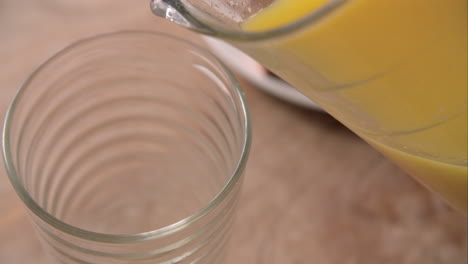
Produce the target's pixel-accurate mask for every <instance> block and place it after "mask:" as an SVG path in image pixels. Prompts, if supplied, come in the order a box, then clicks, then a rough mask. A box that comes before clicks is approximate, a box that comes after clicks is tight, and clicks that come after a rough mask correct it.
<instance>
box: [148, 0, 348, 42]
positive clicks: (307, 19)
mask: <svg viewBox="0 0 468 264" xmlns="http://www.w3.org/2000/svg"><path fill="white" fill-rule="evenodd" d="M179 1H180V0H173V1H170V2H175V3H179ZM345 2H349V0H329V1H328V2H326V3H325V4H323V5H322V6H321V7H320V8H318V9H316V10H314V11H312V12H311V13H310V14H308V15H306V16H304V17H301V18H299V19H297V20H295V21H293V22H290V23H286V24H285V25H281V26H279V27H277V28H273V29H267V30H264V31H258V32H246V31H241V30H239V31H234V30H232V31H229V30H224V29H222V30H220V29H217V28H213V27H212V26H210V25H208V24H207V23H206V22H203V21H200V20H199V19H197V18H195V17H194V16H193V15H192V14H190V12H188V11H187V10H186V9H185V8H184V7H183V6H184V4H174V5H172V6H170V7H171V8H174V9H176V10H177V12H179V13H180V14H181V15H182V16H183V17H184V18H186V19H187V18H188V20H189V21H190V23H189V24H184V23H178V21H177V20H172V19H170V20H171V21H173V22H175V23H177V24H179V25H181V26H183V27H186V28H188V29H190V30H193V31H195V32H198V33H201V34H205V35H210V36H214V37H219V38H223V39H230V40H241V41H256V40H265V39H269V38H273V37H280V36H283V35H285V34H289V33H292V32H294V31H296V30H300V29H302V28H303V27H304V26H306V25H309V23H313V22H317V20H319V19H321V18H323V17H324V16H326V15H328V14H329V13H330V12H332V11H333V10H335V9H336V8H339V7H340V6H341V5H342V4H344V3H345ZM150 5H151V3H150ZM192 23H193V24H195V25H196V26H193V25H191V24H192Z"/></svg>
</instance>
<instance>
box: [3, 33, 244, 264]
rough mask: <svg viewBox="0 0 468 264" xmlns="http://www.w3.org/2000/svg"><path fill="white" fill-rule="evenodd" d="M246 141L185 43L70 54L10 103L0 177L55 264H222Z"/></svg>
mask: <svg viewBox="0 0 468 264" xmlns="http://www.w3.org/2000/svg"><path fill="white" fill-rule="evenodd" d="M250 141H251V133H250V124H249V117H248V111H247V108H246V102H245V98H244V96H243V93H242V91H241V89H240V88H239V85H238V83H237V82H236V80H235V78H234V77H233V75H232V74H231V73H230V72H229V70H228V69H227V68H226V67H225V66H224V65H223V64H222V63H221V62H220V61H219V60H217V59H216V58H215V57H214V56H213V55H211V54H210V53H209V52H207V51H206V50H204V49H203V48H200V47H198V46H196V45H194V44H192V43H190V42H187V41H185V40H182V39H179V38H177V37H173V36H169V35H166V34H162V33H151V32H136V31H126V32H116V33H109V34H104V35H99V36H95V37H91V38H88V39H84V40H81V41H78V42H76V43H74V44H72V45H71V46H69V47H67V48H65V49H64V50H62V51H60V52H59V53H58V54H56V55H55V56H53V57H52V58H51V59H49V60H48V61H46V62H45V63H44V64H42V65H41V66H40V67H39V68H38V69H37V70H36V71H35V72H34V73H32V75H31V76H30V77H29V78H28V79H27V80H26V82H25V83H24V85H23V86H22V87H21V89H19V91H18V93H17V95H16V96H15V98H14V99H13V101H12V103H11V106H10V108H9V110H8V113H7V116H6V119H5V124H4V130H3V154H4V158H5V163H6V167H7V170H8V175H9V178H10V180H11V183H12V184H13V186H14V188H15V189H16V191H17V193H18V195H19V196H20V197H21V199H22V200H23V201H24V204H25V205H26V207H27V209H28V211H29V213H30V215H31V219H32V220H33V223H34V226H35V227H36V230H37V231H38V233H39V234H40V235H39V237H40V238H41V240H42V241H43V244H44V245H45V248H46V249H47V251H49V252H50V253H51V255H52V256H53V257H52V259H53V261H56V262H57V263H93V264H101V263H102V264H104V263H105V264H109V263H220V262H221V259H222V257H223V252H224V248H225V245H226V242H227V241H228V238H229V233H230V227H231V224H232V221H233V217H234V212H235V207H236V201H237V197H238V194H239V190H240V187H241V182H242V174H243V171H244V168H245V165H246V161H247V157H248V153H249V148H250Z"/></svg>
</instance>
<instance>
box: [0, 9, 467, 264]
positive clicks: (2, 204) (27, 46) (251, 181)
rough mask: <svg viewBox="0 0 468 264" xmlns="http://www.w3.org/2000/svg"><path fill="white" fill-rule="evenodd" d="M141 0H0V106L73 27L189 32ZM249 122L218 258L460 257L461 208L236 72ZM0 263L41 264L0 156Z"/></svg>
mask: <svg viewBox="0 0 468 264" xmlns="http://www.w3.org/2000/svg"><path fill="white" fill-rule="evenodd" d="M148 6H149V5H148V1H146V0H144V1H143V0H126V1H125V0H85V1H72V0H62V1H59V0H41V1H18V0H0V65H1V66H0V67H1V68H0V115H1V116H2V117H3V115H4V113H5V110H6V107H7V104H8V102H9V100H10V98H11V96H12V95H13V93H14V91H15V89H16V88H17V87H18V86H19V85H20V84H21V82H22V80H24V79H25V77H26V76H27V74H28V73H29V72H31V71H32V70H33V69H34V67H35V66H36V65H37V64H38V63H40V62H41V61H43V60H44V59H45V58H47V57H48V56H50V55H51V54H53V53H54V52H55V51H57V50H58V49H60V48H61V47H63V46H65V45H67V44H69V43H70V42H71V41H73V40H76V39H79V38H81V37H85V36H89V35H93V34H95V33H100V32H105V31H112V30H118V29H149V30H158V31H167V32H173V33H174V34H178V35H180V36H184V37H186V38H189V39H192V40H194V41H197V42H199V41H200V39H199V38H198V36H196V35H195V34H192V33H190V32H187V31H185V30H182V29H180V28H178V27H176V26H174V25H171V24H169V23H167V22H165V21H162V20H160V19H158V18H155V17H153V16H152V15H151V14H150V11H149V7H148ZM243 86H244V89H245V91H246V93H247V97H248V100H249V103H250V109H251V111H252V117H253V125H254V143H253V149H252V153H251V159H250V162H249V165H248V169H247V173H246V179H245V185H244V190H243V193H242V199H241V201H240V208H239V211H238V218H237V222H236V227H235V232H234V235H233V239H232V243H231V244H232V245H231V248H230V251H229V256H228V261H227V263H228V264H234V263H272V264H276V263H320V264H354V263H356V264H375V263H384V264H385V263H389V264H390V263H392V264H393V263H401V264H410V263H411V264H418V263H421V264H445V263H447V264H466V263H467V256H466V254H467V228H466V223H467V222H466V218H463V217H461V216H460V215H458V214H457V213H455V212H453V211H452V210H451V209H450V208H448V207H447V206H446V205H445V204H444V203H443V202H441V201H440V200H439V199H438V198H437V197H435V196H434V195H432V194H430V193H429V192H428V191H426V190H425V189H423V188H422V187H421V186H420V185H418V184H417V183H415V182H414V181H413V180H412V179H411V178H409V177H408V176H407V175H405V173H403V172H402V171H401V170H399V169H398V168H396V167H395V166H394V165H392V164H391V163H390V162H389V161H387V160H386V159H385V158H383V157H382V156H381V155H380V154H378V153H377V152H376V151H375V150H373V149H372V148H370V147H369V146H368V145H367V144H366V143H364V142H363V141H362V140H360V139H359V138H357V137H356V136H355V135H353V134H352V133H351V132H349V130H347V129H346V128H345V127H343V126H342V125H340V124H339V123H338V122H337V121H335V120H334V119H333V118H331V117H329V116H328V115H326V114H322V113H318V112H313V111H310V110H305V109H300V108H298V107H295V106H292V105H289V104H287V103H284V102H282V101H279V100H277V99H274V98H272V97H270V96H269V95H266V94H264V93H262V92H260V91H258V90H257V89H256V88H255V87H253V86H252V85H249V84H248V83H246V82H243ZM0 263H2V264H9V263H37V264H42V263H48V262H47V261H46V260H45V258H44V254H43V253H42V249H41V247H40V244H39V243H38V240H37V239H36V237H35V234H34V232H33V230H32V227H31V225H30V223H29V222H28V219H27V214H26V212H25V210H24V208H23V207H22V205H21V202H20V200H19V199H18V197H17V196H16V194H15V193H14V191H13V190H12V188H11V186H10V183H9V182H8V179H7V176H6V173H5V171H4V168H3V164H2V165H1V166H0Z"/></svg>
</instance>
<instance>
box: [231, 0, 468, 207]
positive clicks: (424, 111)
mask: <svg viewBox="0 0 468 264" xmlns="http://www.w3.org/2000/svg"><path fill="white" fill-rule="evenodd" d="M326 2H327V1H325V0H315V1H302V0H294V1H293V0H277V1H276V2H274V3H273V4H271V5H270V6H269V7H267V8H265V9H263V10H261V11H260V12H258V13H257V14H256V15H254V16H252V17H250V18H249V19H248V20H247V21H245V22H244V23H243V30H245V31H247V32H261V31H267V30H271V29H274V28H277V27H280V26H284V25H286V24H288V23H290V22H293V21H296V20H298V19H300V18H301V17H303V16H305V15H307V14H309V13H311V12H313V10H314V9H316V8H317V7H319V6H321V5H323V4H324V3H326ZM233 44H234V45H236V46H238V47H239V48H241V49H242V50H244V51H245V52H247V53H248V54H250V55H251V56H252V57H254V58H256V59H257V60H258V61H260V62H261V63H263V64H264V65H266V66H267V67H268V68H269V69H270V70H272V71H274V72H275V73H276V74H278V75H279V76H281V77H282V78H283V79H285V80H287V81H288V82H290V83H291V84H292V85H293V86H295V87H296V88H298V89H299V90H301V91H302V92H303V93H304V94H305V95H306V96H308V97H310V98H312V99H313V100H314V101H315V102H317V103H319V104H320V105H321V106H322V107H323V108H324V109H325V110H326V111H327V112H329V113H331V114H332V115H333V116H334V117H336V118H337V119H339V120H340V121H341V122H343V123H344V124H345V125H347V126H348V127H349V128H350V129H352V130H353V131H355V132H356V133H357V134H359V135H360V136H361V137H362V138H363V139H365V140H366V141H367V142H369V143H370V144H371V145H373V146H374V147H375V148H377V149H378V150H380V151H381V152H383V153H384V154H385V155H386V156H387V157H389V158H390V159H392V160H393V161H394V162H396V163H397V164H398V165H399V166H400V167H401V168H403V169H405V170H406V171H407V172H408V173H409V174H411V175H412V176H414V177H415V178H416V179H418V180H419V181H420V182H422V183H423V184H424V185H426V186H427V187H429V188H430V189H431V190H433V191H435V192H437V193H439V194H440V195H441V196H442V197H443V198H445V199H446V200H447V201H448V202H449V203H451V204H452V205H453V206H455V207H456V208H458V209H460V210H461V211H462V212H464V213H465V214H466V212H467V210H468V208H467V206H468V205H467V202H468V198H467V188H468V181H467V179H468V176H467V148H468V146H467V78H468V77H467V1H466V0H447V1H440V0H426V1H423V0H411V1H407V0H394V1H375V0H355V1H348V2H347V3H346V4H344V5H343V6H342V7H340V8H339V10H336V11H335V12H333V13H332V14H329V15H326V16H324V17H322V18H321V19H319V20H318V21H315V22H314V23H311V24H310V25H308V26H306V27H304V28H302V29H300V30H297V31H294V32H291V33H289V34H287V35H284V36H280V37H275V38H272V39H266V40H257V41H248V42H245V41H235V42H233Z"/></svg>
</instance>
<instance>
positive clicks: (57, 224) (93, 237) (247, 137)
mask: <svg viewBox="0 0 468 264" xmlns="http://www.w3.org/2000/svg"><path fill="white" fill-rule="evenodd" d="M133 34H138V35H140V34H141V35H152V36H156V37H164V38H167V39H172V40H174V41H178V42H181V43H184V44H186V45H189V46H190V47H192V48H195V49H197V50H198V51H201V52H202V53H204V54H205V55H208V57H209V59H213V60H215V61H216V62H217V63H219V65H221V68H222V70H223V72H224V73H225V74H226V75H227V76H228V78H229V82H230V84H231V85H232V87H233V88H234V92H235V95H236V96H238V98H239V101H240V109H239V110H240V111H239V113H240V114H241V115H242V116H243V120H244V121H243V125H244V129H243V134H244V135H243V142H242V151H241V153H240V157H239V158H238V160H237V165H236V167H235V168H234V169H233V171H232V172H231V175H230V177H229V179H228V180H227V181H226V183H225V185H224V186H223V187H222V188H221V189H220V190H219V191H218V193H217V194H216V195H215V196H214V197H213V198H212V199H211V200H210V201H209V202H208V203H207V204H206V205H205V206H203V207H201V208H200V209H198V210H197V211H196V212H195V213H193V214H192V215H190V216H188V217H185V218H183V219H181V220H179V221H177V222H175V223H172V224H170V225H167V226H164V227H161V228H158V229H154V230H150V231H145V232H141V233H135V234H107V233H99V232H93V231H89V230H85V229H82V228H79V227H75V226H73V225H70V224H67V223H65V222H63V221H61V220H59V219H58V218H56V217H54V216H53V215H51V214H50V213H49V212H47V211H46V210H44V209H43V208H42V207H41V206H40V205H39V204H37V203H36V201H34V199H33V198H32V197H31V196H30V195H29V193H28V191H26V189H25V188H24V186H23V184H22V182H21V181H20V180H19V178H18V175H17V173H16V168H15V164H14V162H13V157H12V152H11V146H10V130H11V126H12V122H13V119H14V117H15V110H16V106H17V104H18V103H19V102H20V101H21V99H22V97H23V95H24V91H25V90H26V87H28V85H29V83H30V82H31V81H32V80H33V79H34V78H35V76H36V75H38V74H40V73H41V71H42V70H43V69H44V68H45V67H46V66H47V65H49V64H50V63H52V62H54V61H55V60H57V59H58V58H60V57H61V56H62V55H65V54H67V52H68V51H70V50H73V49H75V48H76V47H78V46H81V45H83V44H86V43H89V42H92V41H94V40H97V39H102V38H106V37H109V36H116V35H133ZM251 142H252V131H251V120H250V112H249V110H248V107H247V101H246V98H245V95H244V92H243V91H242V89H241V87H240V85H239V83H238V81H237V79H236V77H235V75H234V74H233V73H232V72H231V71H230V70H229V68H228V67H227V66H226V65H225V64H224V63H223V62H222V61H221V60H219V59H218V58H217V57H216V56H215V55H214V54H212V53H211V52H210V51H209V50H207V49H206V48H204V47H202V46H200V45H198V44H195V43H193V42H191V41H188V40H186V39H183V38H180V37H177V36H174V35H171V34H168V33H164V32H159V31H145V30H119V31H113V32H107V33H99V34H95V35H92V36H90V37H86V38H82V39H79V40H77V41H73V42H72V43H71V44H69V45H67V46H65V47H64V48H62V49H61V50H59V51H58V52H55V53H54V54H53V55H52V56H50V57H49V58H48V59H46V60H45V61H44V62H43V63H41V64H39V66H38V67H37V68H36V69H35V70H33V71H32V72H31V73H30V74H29V75H28V77H27V78H26V80H25V81H24V82H23V84H22V85H21V86H20V88H19V89H18V90H17V92H16V94H15V95H14V96H13V99H12V101H11V103H10V105H9V106H8V109H7V112H6V115H5V120H4V122H3V131H2V153H3V160H4V163H5V168H6V171H7V175H8V178H9V179H10V182H11V183H12V185H13V187H14V189H15V191H16V193H17V194H18V196H19V197H20V198H21V200H22V201H23V202H24V203H25V204H26V206H27V207H28V208H29V210H31V211H32V212H33V213H34V214H35V215H36V216H37V217H39V218H40V219H42V220H43V221H44V222H46V223H47V224H48V225H50V226H52V227H54V228H56V229H58V230H60V231H62V232H64V233H67V234H69V235H71V236H73V237H78V238H81V239H85V240H90V241H95V242H103V243H113V244H119V243H132V242H139V241H147V240H155V239H160V238H163V237H166V236H168V235H171V234H173V233H176V232H178V231H180V230H183V229H185V228H187V227H189V226H190V225H191V224H193V223H195V222H197V221H198V220H199V219H201V218H203V217H204V216H205V215H207V214H209V213H210V212H211V211H213V210H214V209H215V208H216V207H217V206H218V205H219V204H220V203H221V202H222V201H223V200H224V199H225V198H226V197H227V196H228V195H229V193H231V191H232V189H233V188H234V186H235V185H236V184H237V183H238V182H239V180H240V177H241V175H242V173H243V172H244V169H245V166H246V163H247V160H248V156H249V152H250V147H251Z"/></svg>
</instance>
